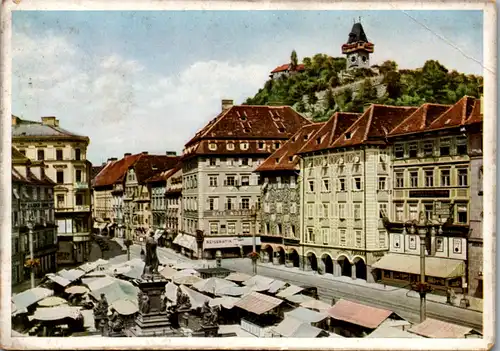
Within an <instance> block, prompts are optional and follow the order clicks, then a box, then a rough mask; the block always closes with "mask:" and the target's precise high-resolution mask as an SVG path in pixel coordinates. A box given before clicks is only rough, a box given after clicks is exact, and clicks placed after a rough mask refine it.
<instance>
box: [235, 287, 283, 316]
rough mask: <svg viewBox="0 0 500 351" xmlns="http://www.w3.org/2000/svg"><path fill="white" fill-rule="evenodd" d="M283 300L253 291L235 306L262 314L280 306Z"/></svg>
mask: <svg viewBox="0 0 500 351" xmlns="http://www.w3.org/2000/svg"><path fill="white" fill-rule="evenodd" d="M282 302H283V300H280V299H277V298H275V297H272V296H269V295H264V294H260V293H258V292H255V291H253V292H251V293H250V294H247V295H245V296H243V297H242V298H241V299H240V300H239V301H237V302H236V303H235V306H237V307H239V308H241V309H244V310H245V311H248V312H252V313H255V314H258V315H260V314H263V313H266V312H268V311H270V310H272V309H273V308H276V307H278V306H279V305H280V304H281V303H282Z"/></svg>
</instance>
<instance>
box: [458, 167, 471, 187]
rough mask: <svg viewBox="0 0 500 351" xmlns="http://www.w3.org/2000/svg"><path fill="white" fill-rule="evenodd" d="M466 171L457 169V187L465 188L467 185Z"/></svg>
mask: <svg viewBox="0 0 500 351" xmlns="http://www.w3.org/2000/svg"><path fill="white" fill-rule="evenodd" d="M467 173H468V172H467V169H466V168H459V169H457V174H458V186H467V185H469V182H468V179H467V178H468V177H467Z"/></svg>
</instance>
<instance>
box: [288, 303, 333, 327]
mask: <svg viewBox="0 0 500 351" xmlns="http://www.w3.org/2000/svg"><path fill="white" fill-rule="evenodd" d="M287 317H293V318H295V319H298V320H300V321H304V322H307V323H318V322H321V321H322V320H324V319H326V318H329V316H328V314H327V313H321V312H316V311H312V310H310V309H307V308H304V307H298V308H296V309H294V310H292V311H290V312H286V313H285V318H287Z"/></svg>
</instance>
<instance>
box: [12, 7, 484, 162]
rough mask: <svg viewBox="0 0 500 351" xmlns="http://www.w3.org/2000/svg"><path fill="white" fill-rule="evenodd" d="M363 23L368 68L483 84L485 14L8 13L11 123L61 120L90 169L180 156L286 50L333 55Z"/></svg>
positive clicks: (256, 85)
mask: <svg viewBox="0 0 500 351" xmlns="http://www.w3.org/2000/svg"><path fill="white" fill-rule="evenodd" d="M359 17H361V22H362V24H363V27H364V29H365V32H366V34H367V36H368V39H369V40H370V41H372V42H373V43H374V44H375V53H374V54H373V55H372V58H371V63H372V64H376V63H381V62H383V61H385V60H387V59H392V60H395V61H396V62H397V63H398V64H399V66H400V68H416V67H421V66H422V65H423V64H424V62H425V61H426V60H428V59H436V60H439V61H440V62H441V63H442V64H444V65H445V66H446V67H447V68H449V69H456V70H458V71H461V72H465V73H472V74H482V67H481V64H482V61H483V15H482V11H465V10H464V11H457V10H453V11H407V12H403V11H399V10H394V11H338V10H337V11H230V12H229V11H141V12H118V11H113V12H112V11H92V12H90V11H86V12H69V11H50V12H49V11H45V12H42V11H15V12H13V14H12V20H13V30H12V57H13V62H12V68H13V75H12V89H13V90H12V94H13V100H12V102H13V104H12V113H13V114H15V115H18V116H21V117H23V118H26V119H31V120H39V119H40V116H57V117H58V118H59V120H60V125H61V127H63V128H65V129H68V130H70V131H73V132H75V133H77V134H81V135H87V136H89V137H90V141H91V143H90V146H89V150H88V155H87V156H88V158H89V159H90V161H92V162H93V163H94V164H100V163H101V162H103V161H106V159H107V158H109V157H118V158H121V157H122V156H123V153H125V152H132V153H137V152H141V151H146V150H147V151H149V152H150V153H160V154H164V153H165V151H167V150H175V151H177V152H179V153H180V152H181V150H182V147H183V145H184V143H185V142H187V141H188V140H189V139H190V138H191V137H192V135H193V134H194V133H195V132H196V131H197V130H199V129H200V128H202V127H203V126H204V125H205V124H206V123H207V122H208V121H209V120H210V119H211V118H213V117H214V116H215V115H216V114H217V113H218V112H219V111H220V100H221V99H223V98H230V99H234V100H235V103H241V102H243V101H244V100H245V99H246V98H247V97H249V96H253V95H254V94H255V93H256V92H257V91H258V89H259V88H261V87H262V86H263V84H264V83H265V81H266V80H267V79H268V74H269V72H270V71H271V70H272V69H273V68H274V67H276V66H278V65H280V64H282V63H286V62H288V61H289V57H290V52H291V51H292V50H293V49H295V50H296V51H297V54H298V56H299V60H301V59H302V58H303V57H304V56H312V55H314V54H316V53H325V54H328V55H331V56H341V52H340V46H341V45H342V44H343V43H345V42H346V40H347V36H348V33H349V32H350V29H351V27H352V24H353V19H354V18H355V19H358V18H359ZM442 38H445V40H443V39H442ZM449 43H452V44H451V45H450V44H449Z"/></svg>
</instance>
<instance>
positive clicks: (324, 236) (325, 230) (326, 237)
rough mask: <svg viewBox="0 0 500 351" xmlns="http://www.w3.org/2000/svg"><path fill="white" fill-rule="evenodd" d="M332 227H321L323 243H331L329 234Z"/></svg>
mask: <svg viewBox="0 0 500 351" xmlns="http://www.w3.org/2000/svg"><path fill="white" fill-rule="evenodd" d="M329 230H330V228H321V237H322V239H323V244H325V245H327V244H328V243H329V239H330V235H329V234H328V232H329Z"/></svg>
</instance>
